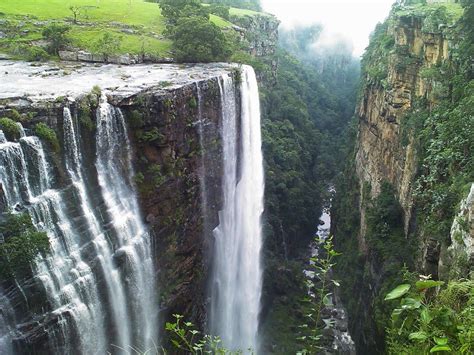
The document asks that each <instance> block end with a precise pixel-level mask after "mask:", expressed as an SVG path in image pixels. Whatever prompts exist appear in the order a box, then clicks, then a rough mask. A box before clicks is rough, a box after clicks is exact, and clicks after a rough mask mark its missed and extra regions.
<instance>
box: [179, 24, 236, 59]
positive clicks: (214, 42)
mask: <svg viewBox="0 0 474 355" xmlns="http://www.w3.org/2000/svg"><path fill="white" fill-rule="evenodd" d="M173 50H174V53H175V57H176V60H177V61H179V62H215V61H225V60H227V59H228V58H229V57H230V55H231V54H232V50H231V48H230V44H229V42H228V40H227V38H226V37H225V35H224V33H223V32H222V31H221V29H220V28H219V27H217V26H216V25H214V24H213V23H210V22H209V21H208V20H207V19H205V18H201V17H191V18H182V19H180V20H178V23H177V25H176V28H175V30H174V34H173Z"/></svg>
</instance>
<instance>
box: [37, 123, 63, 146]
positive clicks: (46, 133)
mask: <svg viewBox="0 0 474 355" xmlns="http://www.w3.org/2000/svg"><path fill="white" fill-rule="evenodd" d="M35 134H36V135H37V136H38V137H39V138H40V139H42V140H43V141H45V142H46V143H48V145H49V146H50V147H51V149H52V150H53V151H54V152H59V150H60V149H61V148H60V145H59V140H58V136H57V135H56V132H55V131H54V130H53V129H52V128H50V127H48V126H47V125H46V124H45V123H43V122H41V123H38V124H37V125H36V126H35Z"/></svg>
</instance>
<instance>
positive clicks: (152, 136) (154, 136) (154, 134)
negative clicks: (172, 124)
mask: <svg viewBox="0 0 474 355" xmlns="http://www.w3.org/2000/svg"><path fill="white" fill-rule="evenodd" d="M164 139H165V137H164V136H163V135H162V134H161V133H160V131H159V129H158V128H156V127H155V128H153V129H151V130H149V131H145V132H143V133H142V134H141V135H140V140H141V141H142V142H148V143H152V142H156V143H158V144H159V143H162V142H163V141H164Z"/></svg>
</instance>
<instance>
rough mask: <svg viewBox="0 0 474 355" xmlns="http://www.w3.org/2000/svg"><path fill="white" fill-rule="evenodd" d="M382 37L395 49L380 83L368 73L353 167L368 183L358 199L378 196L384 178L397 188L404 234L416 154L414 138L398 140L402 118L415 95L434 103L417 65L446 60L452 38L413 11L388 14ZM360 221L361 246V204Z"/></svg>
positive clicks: (436, 63) (430, 87)
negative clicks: (430, 28)
mask: <svg viewBox="0 0 474 355" xmlns="http://www.w3.org/2000/svg"><path fill="white" fill-rule="evenodd" d="M386 36H387V37H388V38H390V39H392V40H393V44H392V45H393V46H394V47H395V50H394V51H392V52H390V53H388V54H386V56H387V58H386V60H387V62H386V65H387V77H386V79H385V80H383V82H373V81H372V78H370V76H369V77H368V78H366V80H367V86H366V88H365V90H364V92H363V96H362V99H361V101H360V103H359V106H358V110H357V114H358V117H359V133H358V138H357V153H356V163H355V166H356V172H357V177H358V178H359V180H360V182H361V186H362V187H363V185H364V183H368V184H370V190H369V192H370V194H369V196H364V189H363V188H361V192H360V193H361V196H362V199H364V198H371V197H374V196H377V195H378V194H379V193H380V188H381V184H382V182H384V181H388V182H390V183H391V184H392V185H393V186H394V187H395V190H396V192H397V199H398V201H399V202H400V204H401V206H402V208H403V210H404V215H405V218H404V220H405V233H406V234H408V231H409V223H410V220H411V216H412V205H413V201H412V200H413V198H412V192H413V182H414V177H415V175H416V172H417V153H416V147H415V145H414V142H413V139H412V137H408V142H403V140H402V121H403V119H404V117H405V115H406V114H407V112H408V111H409V110H410V109H412V108H413V106H414V103H415V101H416V100H417V99H420V98H426V99H428V100H430V101H431V102H432V103H434V98H433V97H432V96H431V91H432V83H431V81H430V80H429V79H426V78H424V77H423V76H422V75H421V74H422V71H421V69H422V68H431V67H433V66H435V65H440V64H442V63H443V62H444V61H446V60H448V59H449V46H450V41H449V38H448V37H449V36H448V31H447V30H446V31H439V32H436V33H429V32H425V31H424V30H423V18H422V17H417V16H411V15H408V16H395V17H392V18H391V20H390V21H389V25H388V29H387V32H386ZM365 192H366V193H367V192H368V191H367V190H366V191H365ZM361 219H362V221H361V231H360V235H361V236H362V239H361V246H362V247H363V248H364V244H365V243H364V240H363V236H364V234H365V233H366V221H365V210H364V208H363V206H361Z"/></svg>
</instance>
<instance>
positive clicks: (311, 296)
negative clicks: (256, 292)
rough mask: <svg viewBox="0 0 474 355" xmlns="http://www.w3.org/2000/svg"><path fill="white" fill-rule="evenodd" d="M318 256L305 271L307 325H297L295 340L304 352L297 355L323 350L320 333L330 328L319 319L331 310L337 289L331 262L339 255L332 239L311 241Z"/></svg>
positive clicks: (321, 334)
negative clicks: (316, 249) (315, 247)
mask: <svg viewBox="0 0 474 355" xmlns="http://www.w3.org/2000/svg"><path fill="white" fill-rule="evenodd" d="M315 243H316V245H318V253H319V254H320V255H317V256H313V257H311V258H310V265H309V271H310V272H311V274H310V275H311V276H309V277H308V279H307V281H306V286H307V287H308V298H307V299H306V301H307V302H308V304H309V307H308V313H307V314H306V315H305V316H306V319H307V322H308V323H306V324H303V325H301V328H302V330H303V335H302V336H301V337H300V338H299V339H300V340H301V341H302V342H303V344H304V349H303V350H301V351H299V352H298V354H317V353H319V352H321V351H323V350H324V347H323V346H322V338H323V330H324V329H328V328H331V327H333V324H331V323H329V322H323V319H322V317H321V314H322V311H323V309H324V308H325V307H331V306H332V305H333V304H332V292H331V290H332V289H333V288H334V287H339V286H340V284H339V282H338V281H336V280H333V279H332V270H333V267H334V266H335V265H336V264H335V263H334V259H335V258H336V257H337V256H339V255H341V254H339V253H338V252H336V251H335V250H334V245H333V242H332V237H328V238H327V239H326V240H318V239H316V240H315Z"/></svg>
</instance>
